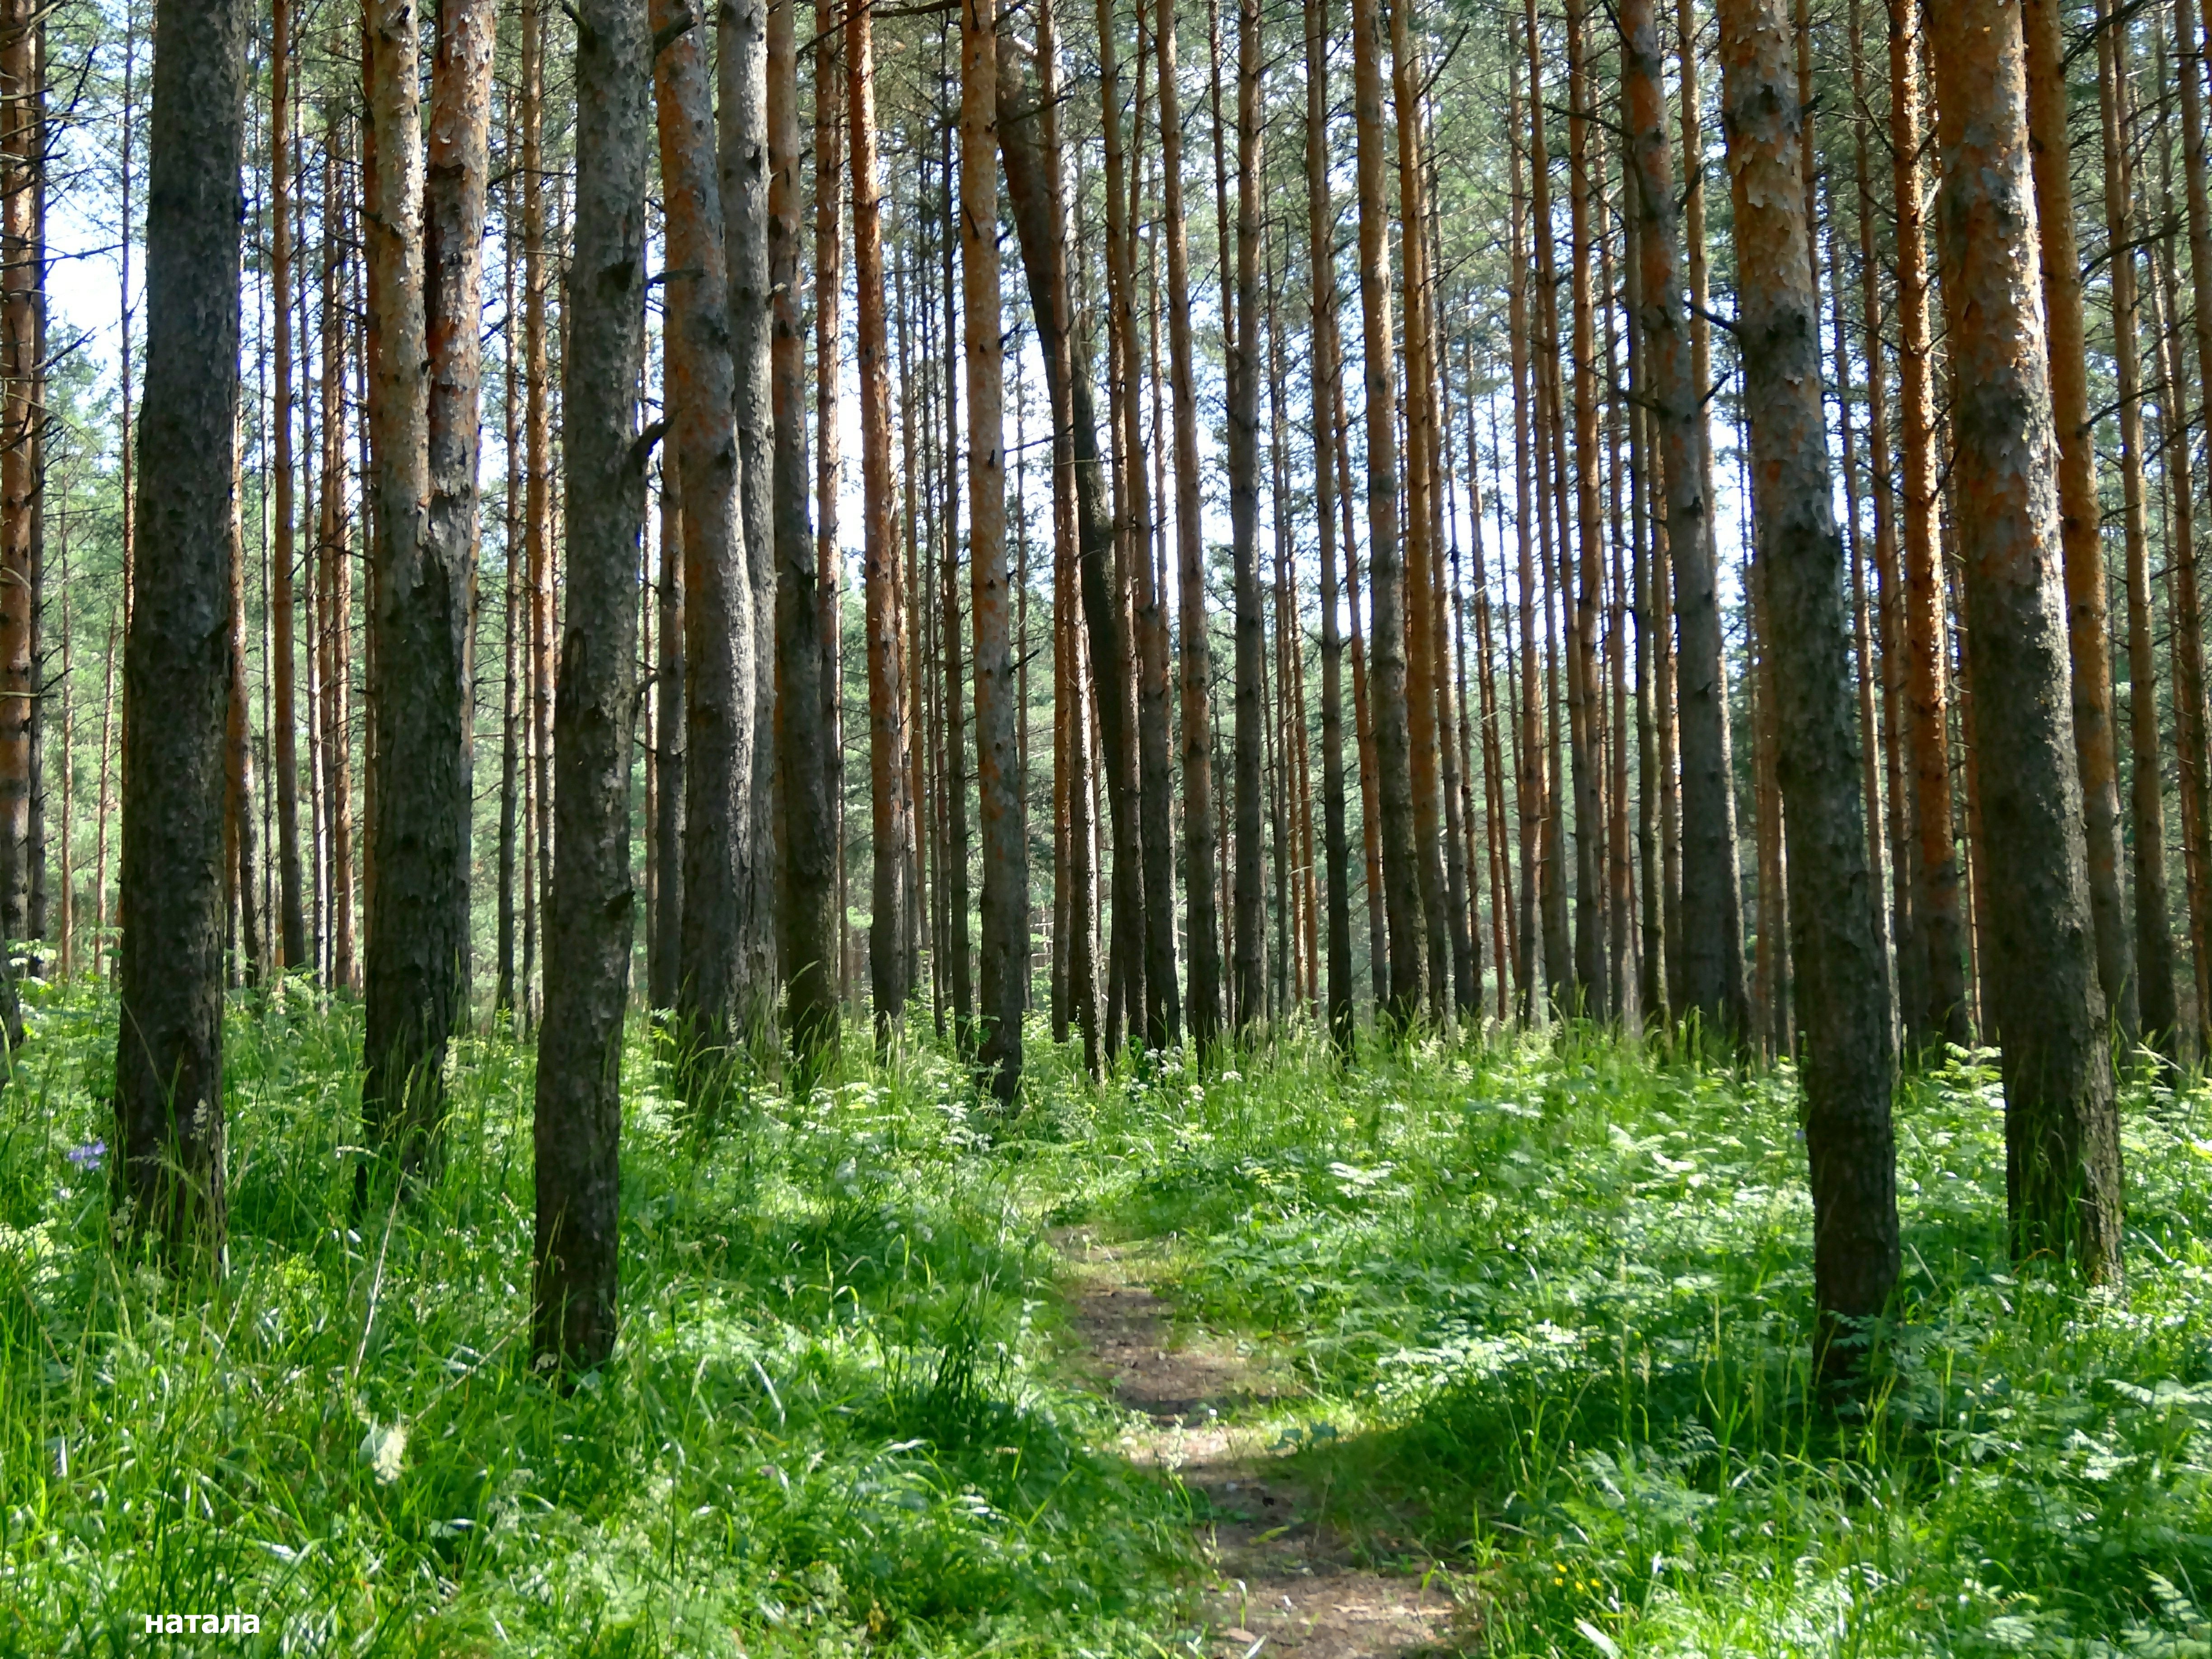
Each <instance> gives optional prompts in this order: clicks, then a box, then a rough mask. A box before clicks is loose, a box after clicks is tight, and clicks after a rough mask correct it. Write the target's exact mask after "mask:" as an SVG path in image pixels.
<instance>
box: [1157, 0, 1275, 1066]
mask: <svg viewBox="0 0 2212 1659" xmlns="http://www.w3.org/2000/svg"><path fill="white" fill-rule="evenodd" d="M1175 12H1176V9H1175V0H1159V4H1158V26H1157V33H1158V53H1159V98H1160V113H1159V120H1160V173H1161V181H1162V201H1161V216H1162V220H1163V224H1162V228H1163V229H1164V231H1165V233H1166V239H1167V265H1168V293H1167V302H1168V303H1167V311H1168V362H1169V373H1170V375H1171V376H1172V377H1173V398H1174V409H1175V481H1176V570H1177V584H1176V585H1177V586H1178V588H1179V589H1180V592H1181V596H1182V606H1181V610H1182V614H1181V626H1182V675H1181V691H1182V702H1181V708H1182V823H1183V879H1184V883H1185V886H1184V892H1185V896H1186V898H1187V900H1188V906H1189V910H1188V929H1189V933H1188V949H1189V953H1190V983H1189V992H1190V1035H1191V1041H1192V1042H1195V1043H1197V1044H1198V1045H1199V1046H1200V1048H1206V1047H1207V1046H1209V1045H1211V1044H1212V1042H1215V1041H1216V1040H1217V1039H1218V1037H1219V1036H1220V1035H1221V1015H1222V1000H1221V991H1222V987H1221V927H1220V919H1219V915H1218V902H1219V901H1218V895H1216V893H1215V892H1214V890H1213V865H1214V859H1215V857H1216V856H1217V854H1218V848H1217V847H1216V845H1215V842H1216V839H1217V837H1218V836H1219V834H1220V830H1219V827H1218V825H1217V824H1216V823H1215V822H1214V811H1213V734H1212V711H1211V709H1210V708H1209V707H1208V704H1207V699H1208V697H1209V696H1211V695H1212V692H1211V686H1212V678H1213V664H1212V649H1211V647H1210V644H1209V641H1208V640H1207V637H1206V542H1205V524H1204V513H1203V508H1202V507H1201V503H1200V494H1199V460H1200V457H1199V452H1198V392H1197V384H1196V378H1195V377H1196V371H1195V369H1194V350H1193V348H1192V345H1191V316H1190V253H1189V244H1188V236H1187V234H1186V233H1185V225H1186V222H1187V220H1188V214H1187V212H1186V210H1185V209H1184V206H1183V194H1182V166H1183V158H1182V101H1181V99H1180V97H1179V95H1178V94H1177V91H1176V35H1175ZM1224 280H1226V274H1224ZM1231 349H1232V350H1233V349H1234V343H1231ZM1234 379H1235V370H1234V368H1233V367H1232V368H1231V380H1232V381H1233V380H1234ZM1231 399H1232V402H1233V401H1234V393H1233V392H1232V394H1231ZM1234 419H1235V416H1233V415H1232V416H1231V421H1232V422H1233V421H1234ZM1232 442H1233V440H1232ZM1238 522H1239V523H1240V524H1241V522H1242V520H1239V521H1238ZM1255 533H1256V532H1255ZM1238 811H1239V812H1240V813H1241V812H1242V811H1243V804H1242V801H1241V799H1240V801H1239V803H1238ZM1242 822H1243V821H1242V818H1241V817H1240V818H1239V820H1238V823H1239V829H1240V833H1241V829H1242Z"/></svg>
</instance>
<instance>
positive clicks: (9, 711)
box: [0, 0, 44, 940]
mask: <svg viewBox="0 0 2212 1659" xmlns="http://www.w3.org/2000/svg"><path fill="white" fill-rule="evenodd" d="M37 53H38V40H37V8H36V7H35V6H34V5H33V3H32V0H6V5H5V9H4V11H0V83H4V86H5V88H6V94H5V96H4V98H0V381H4V406H5V413H4V416H0V940H13V939H23V938H25V937H27V936H28V935H29V933H31V926H30V921H31V915H30V902H31V885H32V877H31V868H32V862H33V825H32V817H33V801H32V793H33V773H34V771H35V769H36V761H35V749H36V744H35V741H34V739H33V726H34V724H35V710H36V707H37V702H38V678H37V677H38V671H37V653H38V641H37V637H36V636H37V631H38V619H37V616H36V598H35V586H36V578H35V572H34V568H33V547H32V542H33V537H34V534H35V526H36V522H37V520H38V516H39V479H38V476H37V473H38V441H37V433H38V428H39V427H40V424H41V423H42V421H43V418H44V416H43V411H42V410H40V409H39V407H38V406H37V390H38V389H37V382H38V361H39V341H38V294H37V287H38V264H39V262H38V260H37V258H36V257H35V253H34V250H33V234H34V230H33V209H34V206H35V203H36V198H37V194H38V192H37V188H36V178H37V174H38V172H39V169H40V165H41V162H42V160H43V158H42V157H40V155H38V154H37V147H38V134H37V127H36V123H35V120H34V118H33V110H34V107H35V105H36V100H35V98H34V97H33V95H32V92H31V88H32V87H33V85H34V84H35V80H36V76H37V73H38V59H37Z"/></svg>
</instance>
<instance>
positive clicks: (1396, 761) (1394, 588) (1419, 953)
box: [1352, 0, 1427, 1029]
mask: <svg viewBox="0 0 2212 1659" xmlns="http://www.w3.org/2000/svg"><path fill="white" fill-rule="evenodd" d="M1379 34H1380V27H1379V24H1378V21H1377V19H1376V9H1375V0H1352V114H1353V119H1354V122H1355V123H1356V125H1357V130H1358V132H1357V137H1358V191H1359V310H1360V328H1361V335H1362V338H1363V340H1364V347H1363V349H1362V360H1363V362H1364V372H1365V375H1366V382H1367V546H1368V553H1369V556H1370V572H1369V574H1370V590H1369V591H1370V595H1371V597H1372V602H1373V614H1374V625H1373V628H1372V629H1371V630H1370V634H1371V638H1372V666H1373V670H1374V671H1373V674H1372V675H1371V677H1370V678H1372V680H1373V685H1372V688H1371V690H1372V701H1373V705H1374V707H1373V719H1374V722H1375V770H1376V777H1377V781H1378V784H1379V787H1380V795H1381V802H1380V805H1381V809H1382V810H1381V813H1380V818H1381V828H1382V842H1383V899H1384V905H1385V909H1386V912H1387V914H1388V916H1389V926H1390V985H1389V994H1388V997H1387V998H1386V999H1385V1000H1384V1008H1385V1011H1386V1012H1387V1013H1388V1015H1389V1018H1390V1020H1391V1022H1392V1023H1393V1024H1395V1025H1396V1026H1398V1027H1400V1028H1401V1029H1404V1028H1407V1027H1409V1026H1410V1025H1411V1024H1413V1022H1414V1021H1415V1020H1416V1019H1418V1018H1419V1016H1420V1012H1421V993H1422V990H1423V987H1424V986H1425V982H1426V980H1427V966H1426V950H1425V946H1426V944H1427V939H1426V937H1425V926H1424V922H1423V917H1422V912H1421V893H1420V886H1419V880H1420V878H1419V858H1418V854H1417V853H1416V851H1415V849H1414V845H1413V754H1412V737H1411V733H1410V731H1409V729H1408V726H1407V703H1406V700H1407V683H1406V604H1407V584H1406V555H1405V549H1404V548H1403V547H1402V546H1401V544H1400V543H1399V517H1398V453H1397V450H1398V445H1397V435H1396V434H1395V431H1394V430H1393V429H1392V419H1391V417H1392V414H1393V411H1394V410H1395V409H1396V407H1397V404H1398V385H1397V381H1398V374H1397V361H1396V356H1395V353H1394V351H1393V350H1392V347H1391V335H1392V330H1391V326H1390V238H1389V201H1388V198H1387V190H1386V184H1385V179H1384V177H1383V163H1384V159H1385V157H1384V146H1385V144H1386V143H1387V137H1386V135H1385V133H1384V131H1383V67H1382V55H1383V54H1382V49H1383V42H1382V41H1381V40H1380V39H1379V38H1378V36H1379Z"/></svg>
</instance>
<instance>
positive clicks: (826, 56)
mask: <svg viewBox="0 0 2212 1659" xmlns="http://www.w3.org/2000/svg"><path fill="white" fill-rule="evenodd" d="M845 4H846V0H817V3H816V5H815V8H814V39H813V40H812V41H811V43H810V45H811V48H812V56H813V60H814V269H813V271H812V272H811V283H812V287H813V289H814V445H815V447H814V564H815V571H814V581H815V590H814V602H815V604H817V605H819V606H820V607H821V611H822V617H821V621H820V623H819V629H820V642H821V648H822V684H821V692H822V704H823V709H822V738H823V765H824V766H825V767H826V768H827V770H828V777H827V779H826V781H825V783H824V786H823V787H824V788H825V789H826V791H827V793H828V799H829V841H830V857H831V861H832V864H833V865H834V866H835V870H834V876H833V882H834V886H833V889H832V891H831V893H830V897H829V907H830V912H831V915H833V917H834V918H835V931H836V938H835V941H834V944H833V946H832V948H833V950H834V951H835V953H836V994H837V997H838V1000H840V1001H841V1002H842V1001H843V1000H844V999H845V995H846V990H847V986H846V981H847V980H848V978H849V977H850V959H849V957H850V953H849V951H848V948H847V947H848V939H847V938H846V934H847V931H848V926H849V922H848V917H849V915H850V912H849V910H848V907H847V905H846V903H845V744H844V702H845V684H844V671H845V662H844V591H843V561H842V558H841V557H840V556H839V551H838V544H837V514H838V505H839V498H840V497H841V496H842V494H843V489H844V481H845V458H844V455H843V453H842V433H841V432H840V431H839V420H838V404H839V401H840V385H839V383H840V380H842V367H843V365H842V361H841V360H842V355H843V349H844V343H843V338H842V313H843V308H844V295H845V241H844V234H843V233H844V220H843V217H842V214H843V209H844V200H845V86H846V80H847V76H846V74H845V27H844V26H845Z"/></svg>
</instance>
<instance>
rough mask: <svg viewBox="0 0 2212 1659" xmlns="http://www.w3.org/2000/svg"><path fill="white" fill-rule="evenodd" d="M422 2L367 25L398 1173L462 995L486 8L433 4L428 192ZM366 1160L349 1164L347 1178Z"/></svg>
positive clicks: (382, 856)
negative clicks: (420, 66) (436, 15)
mask: <svg viewBox="0 0 2212 1659" xmlns="http://www.w3.org/2000/svg"><path fill="white" fill-rule="evenodd" d="M493 21H494V15H493V9H492V7H491V6H490V5H489V4H488V3H475V4H462V3H459V0H452V3H448V4H447V6H446V8H445V9H444V16H443V23H442V26H441V29H440V32H439V38H438V41H437V47H436V59H435V68H434V73H433V80H432V108H431V120H430V125H429V130H430V142H431V143H432V145H433V146H434V148H435V151H436V154H435V157H434V158H433V159H434V161H435V166H434V167H432V168H431V170H430V173H429V175H428V179H429V185H428V191H426V188H425V173H424V154H423V148H422V113H421V100H420V95H419V93H418V91H417V86H418V82H417V80H416V58H417V52H418V40H417V34H416V12H415V10H414V9H413V8H412V7H411V6H409V5H407V4H404V3H387V0H378V3H376V4H375V5H374V6H373V7H372V9H371V12H370V15H369V20H368V53H369V74H370V95H371V116H372V118H373V121H374V128H375V140H376V143H375V171H376V179H377V184H376V193H377V199H378V203H379V211H378V212H377V213H375V214H374V215H372V216H370V219H369V226H370V236H369V244H368V246H369V257H370V261H371V265H372V270H373V271H374V276H375V281H374V290H375V295H376V297H375V301H374V313H375V320H376V324H377V347H376V350H375V354H374V372H373V377H372V379H371V381H370V392H371V397H370V401H369V410H368V418H369V423H370V428H371V432H372V435H373V448H374V457H375V466H376V477H375V479H374V506H375V513H374V524H375V529H376V541H375V543H374V558H373V559H372V562H371V568H372V570H373V572H374V583H373V599H372V605H373V610H372V613H371V614H372V622H373V626H374V659H375V662H376V666H377V675H376V685H377V696H375V698H374V702H373V706H372V710H371V714H372V718H373V720H374V722H375V739H376V741H375V744H374V750H373V752H372V759H371V764H372V766H373V767H374V768H375V769H377V776H376V780H375V782H376V788H375V798H376V811H375V812H374V814H373V815H372V817H371V821H370V836H371V838H372V840H373V841H374V843H375V846H374V865H375V871H376V883H375V886H374V891H373V893H372V896H371V899H372V905H373V910H372V914H371V916H370V921H369V927H368V962H367V964H366V967H367V972H366V975H365V988H366V992H367V998H366V1001H367V1014H368V1021H367V1024H368V1034H367V1037H366V1040H365V1043H364V1059H365V1060H366V1062H367V1066H368V1075H367V1077H366V1078H365V1079H364V1080H363V1082H362V1124H363V1127H364V1128H365V1130H366V1131H367V1132H368V1137H369V1141H370V1145H371V1146H372V1147H373V1148H374V1149H375V1150H376V1151H377V1152H380V1153H382V1154H383V1155H385V1156H386V1157H388V1158H391V1159H392V1163H393V1165H394V1166H395V1167H396V1168H397V1169H398V1170H400V1171H402V1172H404V1173H405V1174H408V1175H410V1176H411V1175H416V1174H418V1173H420V1174H428V1173H431V1172H434V1171H435V1169H436V1167H437V1164H438V1159H439V1146H438V1143H439V1139H440V1135H439V1123H440V1121H441V1117H442V1115H443V1107H442V1103H443V1100H444V1089H443V1074H444V1069H445V1055H446V1044H447V1038H448V1037H449V1036H451V1034H452V1033H453V1030H454V1028H455V1027H456V1025H457V1024H459V1022H460V1021H461V1019H462V1018H464V1017H465V1012H466V1001H465V989H464V984H463V980H462V967H463V962H464V959H465V953H466V951H467V949H468V914H469V913H468V873H469V869H468V866H469V848H468V826H469V812H470V807H469V787H468V776H467V769H466V766H465V755H466V750H465V738H466V730H467V726H466V720H467V715H468V710H469V705H470V698H469V691H468V684H467V680H468V654H467V636H468V623H469V611H470V595H471V587H472V585H473V577H472V574H471V573H472V571H473V568H474V564H475V556H476V527H477V398H478V381H479V378H480V374H479V368H480V364H481V361H482V356H481V347H480V345H479V340H480V337H481V328H480V322H481V316H482V312H483V304H482V299H481V295H480V289H481V285H482V276H483V221H484V181H485V173H486V167H487V159H488V158H487V151H488V123H489V116H490V108H491V103H490V100H491V55H492V35H493V27H492V26H493ZM426 392H427V395H426ZM359 1178H360V1179H361V1180H362V1181H366V1180H367V1179H368V1166H367V1165H365V1164H364V1165H362V1166H361V1170H360V1177H359Z"/></svg>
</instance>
